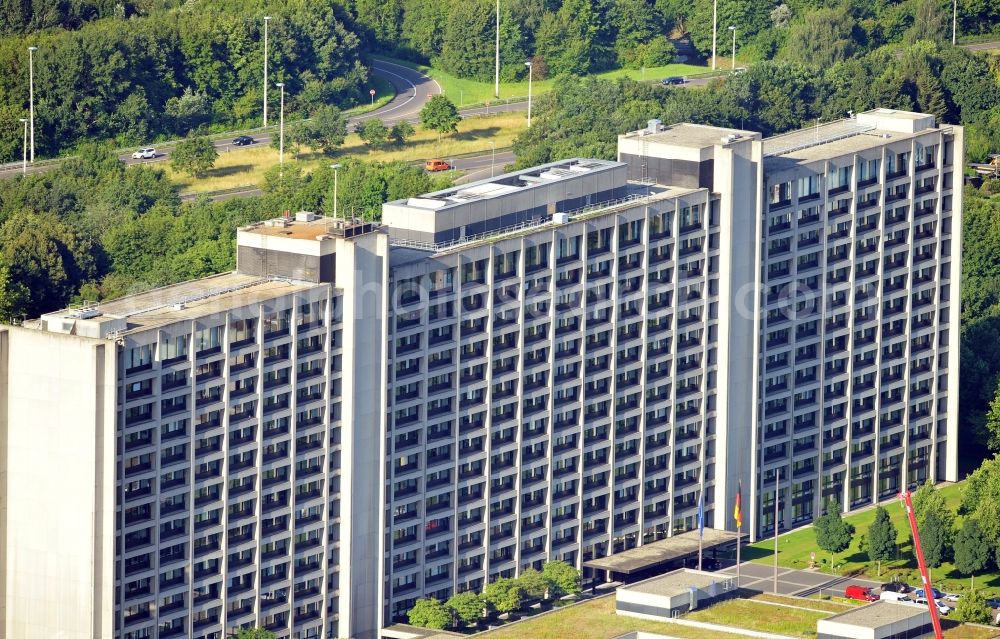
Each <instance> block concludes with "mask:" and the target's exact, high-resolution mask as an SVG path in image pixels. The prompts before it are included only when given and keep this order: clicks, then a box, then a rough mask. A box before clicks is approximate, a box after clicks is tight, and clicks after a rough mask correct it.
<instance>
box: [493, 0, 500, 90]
mask: <svg viewBox="0 0 1000 639" xmlns="http://www.w3.org/2000/svg"><path fill="white" fill-rule="evenodd" d="M495 82H496V84H495V86H494V89H493V92H494V94H495V95H496V98H497V99H498V100H499V99H500V0H497V68H496V80H495Z"/></svg>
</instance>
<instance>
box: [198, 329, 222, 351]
mask: <svg viewBox="0 0 1000 639" xmlns="http://www.w3.org/2000/svg"><path fill="white" fill-rule="evenodd" d="M221 347H222V327H221V326H212V327H211V328H204V329H201V330H200V331H198V332H196V333H195V334H194V350H195V352H196V353H205V352H210V351H215V350H218V349H219V348H221Z"/></svg>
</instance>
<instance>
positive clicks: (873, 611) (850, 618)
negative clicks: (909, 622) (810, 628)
mask: <svg viewBox="0 0 1000 639" xmlns="http://www.w3.org/2000/svg"><path fill="white" fill-rule="evenodd" d="M930 614H931V613H930V610H928V609H927V606H924V605H918V604H912V603H902V602H897V601H875V602H873V603H870V604H868V605H867V606H860V607H858V608H855V609H854V610H848V611H847V612H840V613H837V614H835V615H833V616H830V617H827V618H825V619H821V620H820V623H823V622H824V621H833V622H835V623H846V624H850V625H852V626H860V627H862V628H879V627H882V626H887V625H889V624H892V623H896V622H898V621H903V620H904V619H911V618H913V617H919V616H921V615H927V617H928V618H930Z"/></svg>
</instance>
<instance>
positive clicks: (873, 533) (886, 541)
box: [868, 506, 898, 575]
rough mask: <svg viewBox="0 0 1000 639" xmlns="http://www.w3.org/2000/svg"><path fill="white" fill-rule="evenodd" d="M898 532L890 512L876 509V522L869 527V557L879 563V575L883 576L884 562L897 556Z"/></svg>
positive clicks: (879, 508)
mask: <svg viewBox="0 0 1000 639" xmlns="http://www.w3.org/2000/svg"><path fill="white" fill-rule="evenodd" d="M897 535H898V532H897V531H896V526H894V525H893V523H892V520H891V519H889V511H887V510H886V509H885V508H883V507H881V506H879V507H878V508H876V509H875V521H873V522H872V525H871V526H869V527H868V557H869V558H871V560H872V561H876V562H878V574H879V575H881V574H882V562H883V561H889V560H890V559H892V558H893V557H895V556H896V537H897Z"/></svg>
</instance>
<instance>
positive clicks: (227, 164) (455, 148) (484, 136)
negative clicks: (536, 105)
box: [157, 113, 527, 193]
mask: <svg viewBox="0 0 1000 639" xmlns="http://www.w3.org/2000/svg"><path fill="white" fill-rule="evenodd" d="M525 128H527V127H526V120H525V117H524V115H523V114H521V113H502V114H499V115H493V116H489V117H475V118H468V119H465V120H462V121H461V122H460V123H459V125H458V131H457V132H455V133H452V134H451V135H447V136H443V137H442V138H441V139H440V140H439V139H438V135H437V133H435V132H433V131H426V130H424V129H423V128H422V127H419V126H418V127H417V132H416V133H415V134H414V135H413V137H412V138H411V139H410V140H409V141H408V142H407V143H406V145H404V146H403V147H401V148H395V149H385V150H380V151H369V150H368V147H367V146H366V145H365V144H364V143H363V142H362V141H361V139H360V138H359V137H358V136H357V135H356V134H354V133H352V134H350V135H348V136H347V139H346V140H345V141H344V145H343V146H342V147H341V148H340V149H339V150H338V153H337V155H335V156H332V157H327V156H324V155H322V154H321V153H318V152H314V151H312V150H310V149H303V150H301V151H300V153H298V154H294V153H291V152H290V151H289V149H288V148H287V147H286V148H285V163H286V164H290V163H293V162H300V163H304V164H305V165H306V168H307V170H308V169H309V168H312V167H313V166H317V165H319V164H322V163H330V162H333V161H342V160H344V159H347V158H356V159H360V160H365V161H369V162H373V161H380V162H390V161H393V160H400V161H404V162H413V161H418V160H424V159H427V158H444V159H448V158H451V157H452V156H456V155H463V154H467V153H475V152H484V153H485V152H487V151H490V150H491V148H492V147H491V146H490V142H493V143H494V144H495V145H496V148H498V149H502V148H505V147H509V146H511V145H512V144H513V143H514V138H516V137H517V136H518V135H519V134H520V133H521V132H522V131H524V129H525ZM276 164H278V151H277V149H273V148H271V147H270V146H265V145H261V146H256V145H255V146H253V147H250V148H242V149H239V150H231V151H228V152H223V153H220V154H219V158H218V160H216V162H215V167H214V168H212V169H210V170H209V171H208V172H207V173H206V174H205V176H204V177H201V178H192V177H190V176H188V175H186V174H183V173H178V172H176V171H174V170H173V169H171V168H170V165H169V164H168V163H161V164H159V165H157V166H162V167H163V168H164V170H165V171H166V172H167V175H168V177H170V179H171V180H172V181H173V182H174V184H176V185H177V188H178V189H179V190H180V192H182V193H208V192H214V191H222V190H225V189H232V188H235V187H240V186H250V185H257V184H259V183H260V182H261V181H263V179H264V174H265V173H266V172H267V170H268V169H270V168H271V167H273V166H274V165H276Z"/></svg>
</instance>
